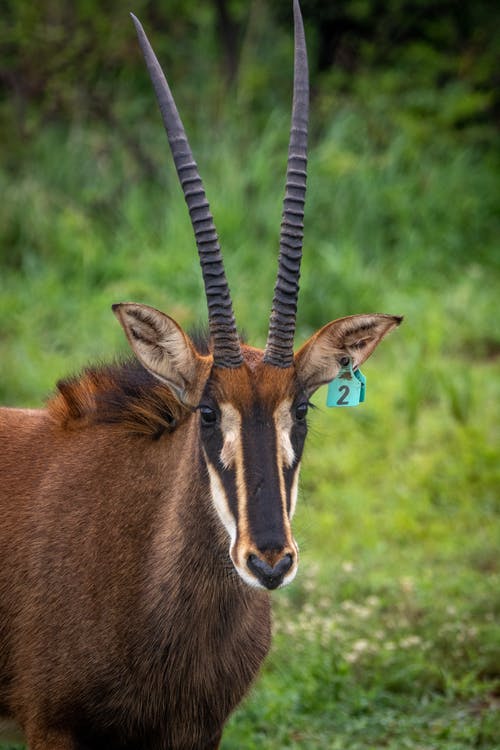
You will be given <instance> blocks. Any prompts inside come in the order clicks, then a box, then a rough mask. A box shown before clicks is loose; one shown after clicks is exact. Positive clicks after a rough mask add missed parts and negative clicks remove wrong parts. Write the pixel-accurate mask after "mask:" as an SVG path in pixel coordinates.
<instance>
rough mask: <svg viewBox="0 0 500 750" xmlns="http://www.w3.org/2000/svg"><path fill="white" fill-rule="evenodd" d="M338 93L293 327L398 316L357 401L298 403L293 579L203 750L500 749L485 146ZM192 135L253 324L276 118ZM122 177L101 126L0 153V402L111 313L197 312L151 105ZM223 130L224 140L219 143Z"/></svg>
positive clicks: (275, 204) (268, 290)
mask: <svg viewBox="0 0 500 750" xmlns="http://www.w3.org/2000/svg"><path fill="white" fill-rule="evenodd" d="M385 117H386V122H385V126H384V127H382V131H381V132H379V130H380V127H381V125H380V122H381V121H380V118H378V119H377V120H376V121H375V120H373V121H372V120H371V119H370V117H369V116H367V113H366V112H365V111H364V109H363V108H362V107H360V106H355V105H354V104H353V103H352V102H351V103H349V102H345V103H344V105H343V107H342V108H341V109H340V111H339V112H337V114H336V116H335V118H334V119H331V118H328V117H327V118H326V120H325V123H324V126H323V128H322V131H321V132H318V133H317V134H316V135H315V137H314V138H313V144H312V148H311V158H310V168H309V175H310V176H309V190H308V205H307V215H306V240H305V248H304V262H303V273H302V281H301V295H300V302H299V316H298V334H297V341H298V342H300V341H302V340H304V338H305V337H307V336H308V335H310V333H311V332H312V331H313V330H314V329H315V328H317V327H318V326H320V325H323V324H324V323H326V322H328V321H329V320H331V319H333V318H335V317H339V316H341V315H346V314H350V313H355V312H370V311H374V312H375V311H376V312H389V313H397V314H404V315H405V323H404V325H403V326H402V327H401V328H400V329H399V330H398V332H397V333H396V334H394V335H393V336H392V338H391V339H390V340H389V341H387V342H384V344H383V345H382V346H381V347H380V350H379V351H377V353H376V355H375V356H374V358H373V360H372V361H370V363H368V364H367V366H366V368H365V373H366V375H367V377H368V397H367V402H366V404H364V405H363V406H361V407H359V409H348V410H331V411H329V410H326V409H325V408H324V407H323V406H322V405H321V404H322V401H323V399H324V394H322V393H320V394H318V396H317V405H318V407H320V408H318V409H317V410H316V411H315V413H314V414H313V415H312V417H311V420H310V421H311V435H310V437H309V443H308V446H307V451H306V457H305V461H304V470H303V482H302V498H301V504H300V509H299V511H298V513H297V518H296V530H297V536H298V538H299V541H300V545H301V549H302V558H303V560H302V568H301V571H302V572H301V573H300V575H299V578H298V580H297V582H296V583H295V584H294V585H293V586H291V587H290V588H289V589H287V590H285V591H283V592H278V593H277V595H276V596H275V605H276V607H275V630H276V636H275V647H274V651H273V653H272V656H271V658H270V660H269V662H268V663H267V665H266V667H265V669H264V674H263V676H262V679H261V680H260V681H259V682H258V684H257V687H256V688H255V691H254V692H253V693H252V695H251V697H250V698H249V700H248V701H247V702H246V703H245V704H244V705H243V707H242V708H241V709H240V710H239V711H238V712H237V713H236V715H235V716H234V717H233V719H232V720H231V722H230V724H229V726H228V729H227V732H226V734H225V738H224V742H223V748H225V749H226V750H231V748H234V749H236V748H245V749H246V750H250V749H251V748H259V750H261V749H266V748H268V749H269V750H271V749H272V750H275V749H276V748H293V749H296V748H297V749H298V748H307V749H308V750H312V749H313V748H315V749H316V748H317V749H318V750H319V749H320V748H321V749H322V750H324V749H325V748H328V749H331V750H333V749H334V748H339V749H340V748H342V749H344V748H347V747H349V748H350V749H351V750H357V748H359V749H361V748H364V749H365V748H382V747H383V748H391V749H393V750H401V749H402V748H412V749H413V750H417V748H433V749H434V748H441V749H443V750H465V748H471V747H479V748H491V750H493V748H494V747H497V746H498V745H497V744H495V743H496V742H497V741H498V736H500V735H499V734H497V732H498V731H499V727H498V722H497V718H496V717H497V714H496V712H495V708H497V707H498V692H497V691H498V676H499V669H498V663H499V662H498V631H497V630H496V629H495V618H496V617H498V610H499V597H498V591H499V583H500V582H499V576H498V541H499V534H498V531H499V526H498V515H497V514H498V506H497V502H498V483H499V473H498V453H497V450H496V445H495V441H496V440H498V411H497V408H496V406H497V404H498V396H499V393H498V391H499V388H498V382H499V380H498V370H499V367H498V353H499V351H500V329H499V328H498V323H497V309H498V308H497V305H498V291H499V290H498V260H499V256H498V230H499V219H498V211H497V209H498V187H499V182H498V170H497V168H498V162H497V160H496V158H495V156H494V155H492V154H491V153H490V152H488V150H487V149H484V148H482V147H481V145H480V144H477V143H476V144H475V143H473V142H469V141H467V140H466V139H463V140H461V139H460V138H459V137H457V136H456V135H453V136H452V135H448V136H446V134H439V133H436V134H435V137H432V138H431V137H430V136H429V134H427V135H426V136H425V137H422V134H421V133H420V132H419V133H418V134H416V133H415V130H414V128H412V127H409V126H408V124H406V125H405V124H404V123H398V122H397V121H396V120H397V118H396V120H394V119H392V118H391V116H390V115H389V114H386V115H385ZM221 122H222V123H223V128H222V126H221V131H219V132H218V133H217V132H213V131H209V130H206V129H202V128H201V127H200V128H198V129H197V128H196V127H195V128H194V135H193V138H192V140H193V146H194V147H195V148H194V150H195V152H196V154H197V158H198V162H199V165H200V169H201V171H202V174H203V175H204V179H205V182H206V187H207V192H208V195H209V198H210V201H211V204H212V209H213V213H214V215H215V219H216V223H217V226H218V230H219V233H220V237H221V243H222V246H223V249H224V253H225V255H224V258H225V263H226V268H227V273H228V277H229V280H230V284H231V288H232V291H233V297H234V303H235V309H236V315H237V320H238V321H239V323H240V325H241V326H242V327H243V328H244V329H245V331H246V332H247V334H248V337H249V339H250V340H251V341H252V343H255V344H257V345H258V344H262V343H263V342H264V340H265V336H266V330H267V322H268V312H269V308H270V302H271V298H272V288H273V283H274V276H275V272H276V259H277V238H278V232H279V222H280V211H281V199H282V194H283V183H284V162H285V159H286V142H287V129H288V115H283V114H282V113H281V111H279V110H276V111H274V112H272V113H271V114H270V116H269V119H268V121H267V122H265V123H263V124H262V125H261V127H260V128H259V130H258V132H255V131H252V128H251V127H250V126H248V127H246V125H247V123H245V122H242V121H241V120H239V119H238V118H235V120H234V121H233V124H231V118H230V115H229V112H228V113H226V114H225V116H224V118H223V119H222V120H221ZM376 123H378V128H379V130H376V132H374V128H375V125H376ZM137 127H138V130H139V131H140V138H141V140H142V142H144V143H146V144H147V147H148V149H149V152H150V154H151V156H152V157H154V158H155V159H156V160H157V161H158V163H159V164H161V165H163V164H165V167H163V166H161V168H159V169H158V172H157V174H156V175H155V176H154V178H151V177H150V178H148V179H146V178H145V177H144V176H143V175H141V173H140V171H139V170H138V169H137V167H136V165H135V163H134V162H133V160H132V159H131V158H130V155H129V154H127V153H123V152H121V151H120V150H119V149H118V148H117V147H116V145H115V144H114V141H113V137H112V134H110V133H109V132H106V131H105V130H103V129H100V128H99V127H98V126H96V125H94V126H92V127H87V126H83V125H81V126H79V125H76V124H75V125H73V126H72V127H65V128H63V127H58V126H55V125H54V126H51V127H49V128H48V129H46V130H45V131H44V132H43V133H41V134H40V136H39V137H37V138H36V139H35V140H34V141H32V142H31V143H28V144H26V151H25V154H24V157H23V160H22V162H21V163H20V164H18V165H17V168H16V171H15V173H14V172H13V171H12V169H10V168H9V169H7V168H5V169H3V170H2V171H0V192H1V194H2V196H3V198H2V201H1V202H0V237H1V245H0V262H1V282H0V283H1V292H2V293H1V296H0V362H1V377H0V400H1V401H2V402H3V403H9V404H11V405H14V404H24V405H34V406H36V405H40V404H42V402H43V399H44V397H45V396H46V395H47V394H48V393H49V392H50V391H51V389H52V388H53V386H54V383H55V381H56V380H57V378H58V377H60V376H62V375H64V374H66V373H68V372H73V371H75V370H78V369H79V368H80V367H81V366H83V365H84V364H85V363H86V362H87V361H88V360H95V359H109V358H113V357H114V356H116V355H117V353H118V352H120V351H122V350H125V349H126V347H125V343H124V340H123V336H122V334H121V331H120V329H119V326H118V325H117V324H116V321H115V320H114V318H113V316H112V315H111V313H110V305H111V303H112V302H117V301H125V300H132V301H138V302H139V301H143V302H147V303H148V304H152V305H155V306H157V307H159V308H161V309H163V310H165V311H166V312H168V313H169V314H171V315H173V317H175V318H176V319H177V320H178V321H179V322H180V323H181V324H182V325H183V326H186V327H189V326H190V325H192V324H195V323H197V322H199V321H204V320H205V303H204V299H203V293H202V287H201V280H200V273H199V269H198V264H197V259H196V252H195V248H194V243H193V239H192V232H191V228H190V225H189V219H188V217H187V212H186V209H185V206H184V203H183V200H182V197H181V194H180V190H179V188H178V186H177V184H176V179H175V177H174V174H173V168H172V167H171V165H170V163H169V157H168V154H167V149H166V147H165V145H164V143H163V135H162V134H161V133H159V130H158V127H157V125H156V123H155V124H154V125H151V124H150V123H149V122H148V121H146V122H145V123H141V124H140V125H138V126H137ZM222 131H223V133H224V137H220V133H221V132H222Z"/></svg>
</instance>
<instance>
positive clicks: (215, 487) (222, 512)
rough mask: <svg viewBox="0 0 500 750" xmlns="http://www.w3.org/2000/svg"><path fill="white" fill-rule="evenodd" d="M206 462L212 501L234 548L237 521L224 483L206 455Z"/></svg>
mask: <svg viewBox="0 0 500 750" xmlns="http://www.w3.org/2000/svg"><path fill="white" fill-rule="evenodd" d="M204 453H205V451H204ZM205 462H206V465H207V470H208V476H209V478H210V491H211V493H212V500H213V503H214V505H215V507H216V509H217V512H218V514H219V516H220V519H221V521H222V523H223V524H224V526H225V528H226V531H227V533H228V534H229V536H230V538H231V547H232V546H233V544H234V542H235V540H236V521H235V520H234V516H233V514H232V513H231V511H230V509H229V502H228V499H227V495H226V493H225V491H224V487H223V486H222V482H221V481H220V479H219V475H218V474H217V472H216V471H215V469H214V467H213V466H212V464H211V463H210V461H209V460H208V456H207V454H206V453H205Z"/></svg>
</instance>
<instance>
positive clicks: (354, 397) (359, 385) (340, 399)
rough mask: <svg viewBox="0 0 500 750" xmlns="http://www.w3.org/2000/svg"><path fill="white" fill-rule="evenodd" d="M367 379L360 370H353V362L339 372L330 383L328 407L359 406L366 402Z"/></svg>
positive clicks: (327, 397) (350, 361)
mask: <svg viewBox="0 0 500 750" xmlns="http://www.w3.org/2000/svg"><path fill="white" fill-rule="evenodd" d="M365 393H366V378H365V376H364V375H363V373H362V372H361V371H360V370H353V369H352V360H351V359H350V360H349V364H347V365H345V367H342V368H341V369H340V370H339V374H338V375H337V377H336V378H335V379H334V380H332V381H331V382H330V383H328V393H327V396H326V405H327V406H358V404H362V403H363V401H364V400H365Z"/></svg>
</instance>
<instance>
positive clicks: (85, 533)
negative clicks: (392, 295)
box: [0, 0, 401, 750]
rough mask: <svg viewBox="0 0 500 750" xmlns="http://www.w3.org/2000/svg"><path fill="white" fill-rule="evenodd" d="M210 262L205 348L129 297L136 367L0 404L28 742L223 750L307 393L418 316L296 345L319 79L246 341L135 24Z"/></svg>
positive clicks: (3, 715)
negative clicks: (266, 293)
mask: <svg viewBox="0 0 500 750" xmlns="http://www.w3.org/2000/svg"><path fill="white" fill-rule="evenodd" d="M133 21H134V24H135V28H136V31H137V34H138V38H139V43H140V46H141V49H142V53H143V55H144V58H145V61H146V65H147V68H148V71H149V75H150V77H151V79H152V83H153V87H154V90H155V93H156V97H157V99H158V102H159V106H160V110H161V114H162V118H163V123H164V126H165V129H166V132H167V136H168V140H169V144H170V148H171V151H172V155H173V159H174V163H175V166H176V169H177V173H178V176H179V179H180V182H181V185H182V189H183V191H184V197H185V199H186V202H187V205H188V209H189V214H190V217H191V222H192V225H193V229H194V234H195V239H196V244H197V248H198V252H199V257H200V263H201V269H202V275H203V281H204V287H205V293H206V298H207V303H208V322H209V337H208V341H206V342H205V343H196V342H195V341H194V339H192V338H191V337H190V336H189V335H188V334H186V333H185V332H184V331H183V329H182V328H181V326H180V325H179V324H178V323H177V322H176V321H175V320H173V318H171V317H169V316H168V315H165V314H164V313H162V312H159V311H158V310H156V309H154V308H152V307H149V306H147V305H144V304H136V303H121V304H117V305H114V306H113V310H114V312H115V315H116V316H117V318H118V320H119V322H120V323H121V325H122V327H123V329H124V331H125V334H126V336H127V338H128V341H129V343H130V346H131V348H132V351H133V353H134V355H135V358H134V359H133V360H130V361H127V362H126V363H122V364H115V365H109V366H100V367H89V368H88V369H86V370H85V371H84V372H83V373H82V374H80V375H79V376H77V377H73V378H69V379H66V380H62V381H60V382H59V383H58V385H57V390H56V392H55V394H54V395H53V396H52V397H51V399H50V400H49V401H48V404H47V406H46V408H45V409H40V410H36V409H35V410H31V409H8V408H3V409H2V410H1V411H0V435H1V447H0V467H1V482H0V495H1V498H0V503H1V504H0V511H1V518H2V521H1V528H0V725H1V724H3V725H6V724H9V725H10V726H11V728H16V729H17V730H18V731H20V732H21V733H22V736H23V737H24V738H25V740H26V742H27V743H28V747H29V748H30V750H89V749H92V750H139V749H140V748H148V749H150V750H215V749H216V748H218V747H219V743H220V740H221V736H222V730H223V727H224V724H225V722H226V720H227V718H228V716H229V714H230V713H231V711H232V710H233V709H234V708H235V707H236V705H237V704H238V703H239V702H240V701H241V699H242V698H243V696H244V695H245V693H246V692H247V691H248V689H249V687H250V685H251V683H252V682H253V680H254V679H255V677H256V675H257V673H258V671H259V668H260V666H261V664H262V662H263V660H264V658H265V656H266V653H267V651H268V649H269V645H270V601H269V600H270V595H269V591H271V590H273V589H278V588H280V587H282V586H284V585H286V584H288V583H290V582H291V581H292V580H293V578H294V576H295V574H296V572H297V565H298V549H297V544H296V543H295V541H294V538H293V535H292V530H291V520H292V517H293V514H294V510H295V505H296V501H297V489H298V479H299V471H300V465H301V457H302V451H303V447H304V441H305V438H306V433H307V420H306V415H307V410H308V405H309V399H310V398H311V395H312V394H313V393H314V392H315V391H316V390H317V389H318V388H319V387H320V386H321V385H323V384H326V383H328V382H329V381H331V380H332V379H333V378H334V377H335V376H336V374H337V373H338V371H339V368H340V367H341V366H342V365H345V363H346V361H350V362H352V364H353V366H354V367H359V366H360V365H361V364H362V363H363V362H364V361H365V360H366V359H367V357H368V356H369V355H370V354H371V353H372V351H373V350H374V349H375V347H376V346H377V344H378V343H379V341H380V340H381V339H382V338H383V337H384V336H385V335H386V334H387V333H389V331H391V330H392V329H393V328H394V327H395V326H397V325H398V324H399V323H400V322H401V318H400V317H398V316H394V315H382V314H364V315H352V316H349V317H344V318H340V319H339V320H334V321H333V322H330V323H328V324H327V325H325V326H324V327H323V328H321V329H320V330H318V331H317V332H316V333H315V334H314V335H313V336H312V337H311V338H310V339H309V340H308V341H306V342H305V343H304V344H303V345H302V346H301V348H299V349H298V351H297V352H296V353H295V354H294V350H293V340H294V332H295V319H296V308H297V296H298V290H299V270H300V261H301V254H302V240H303V217H304V200H305V190H306V161H307V123H308V68H307V56H306V45H305V38H304V29H303V24H302V18H301V14H300V9H299V5H298V0H294V27H295V63H294V93H293V106H292V121H291V133H290V145H289V155H288V166H287V181H286V190H285V198H284V207H283V214H282V225H281V236H280V251H279V266H278V274H277V280H276V285H275V289H274V299H273V303H272V311H271V316H270V322H269V330H268V336H267V343H266V346H265V349H264V350H260V349H257V348H254V347H252V346H250V345H247V344H245V343H243V342H242V341H241V340H240V337H239V335H238V331H237V328H236V325H235V320H234V315H233V309H232V302H231V297H230V293H229V288H228V284H227V280H226V276H225V272H224V267H223V261H222V256H221V253H220V247H219V242H218V236H217V233H216V230H215V226H214V222H213V218H212V215H211V212H210V208H209V204H208V202H207V199H206V195H205V190H204V187H203V184H202V181H201V178H200V175H199V173H198V168H197V165H196V163H195V162H194V159H193V156H192V153H191V149H190V146H189V143H188V140H187V137H186V134H185V131H184V127H183V125H182V122H181V119H180V117H179V114H178V112H177V108H176V105H175V103H174V100H173V97H172V94H171V92H170V89H169V87H168V84H167V82H166V80H165V77H164V75H163V72H162V70H161V68H160V65H159V63H158V61H157V59H156V57H155V54H154V52H153V50H152V48H151V46H150V44H149V41H148V39H147V37H146V35H145V33H144V31H143V28H142V26H141V24H140V23H139V21H138V20H137V19H136V18H135V17H133Z"/></svg>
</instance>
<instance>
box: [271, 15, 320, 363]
mask: <svg viewBox="0 0 500 750" xmlns="http://www.w3.org/2000/svg"><path fill="white" fill-rule="evenodd" d="M293 17H294V26H295V60H294V74H293V106H292V122H291V128H290V144H289V147H288V166H287V173H286V188H285V199H284V203H283V214H282V219H281V233H280V253H279V262H278V276H277V279H276V285H275V287H274V298H273V306H272V311H271V317H270V320H269V333H268V337H267V344H266V349H265V352H264V361H265V362H267V363H268V364H270V365H274V366H275V367H291V365H292V363H293V338H294V334H295V318H296V314H297V297H298V293H299V278H300V261H301V259H302V240H303V237H304V203H305V197H306V179H307V125H308V119H309V72H308V66H307V49H306V40H305V35H304V25H303V23H302V15H301V13H300V6H299V3H298V0H294V3H293Z"/></svg>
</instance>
